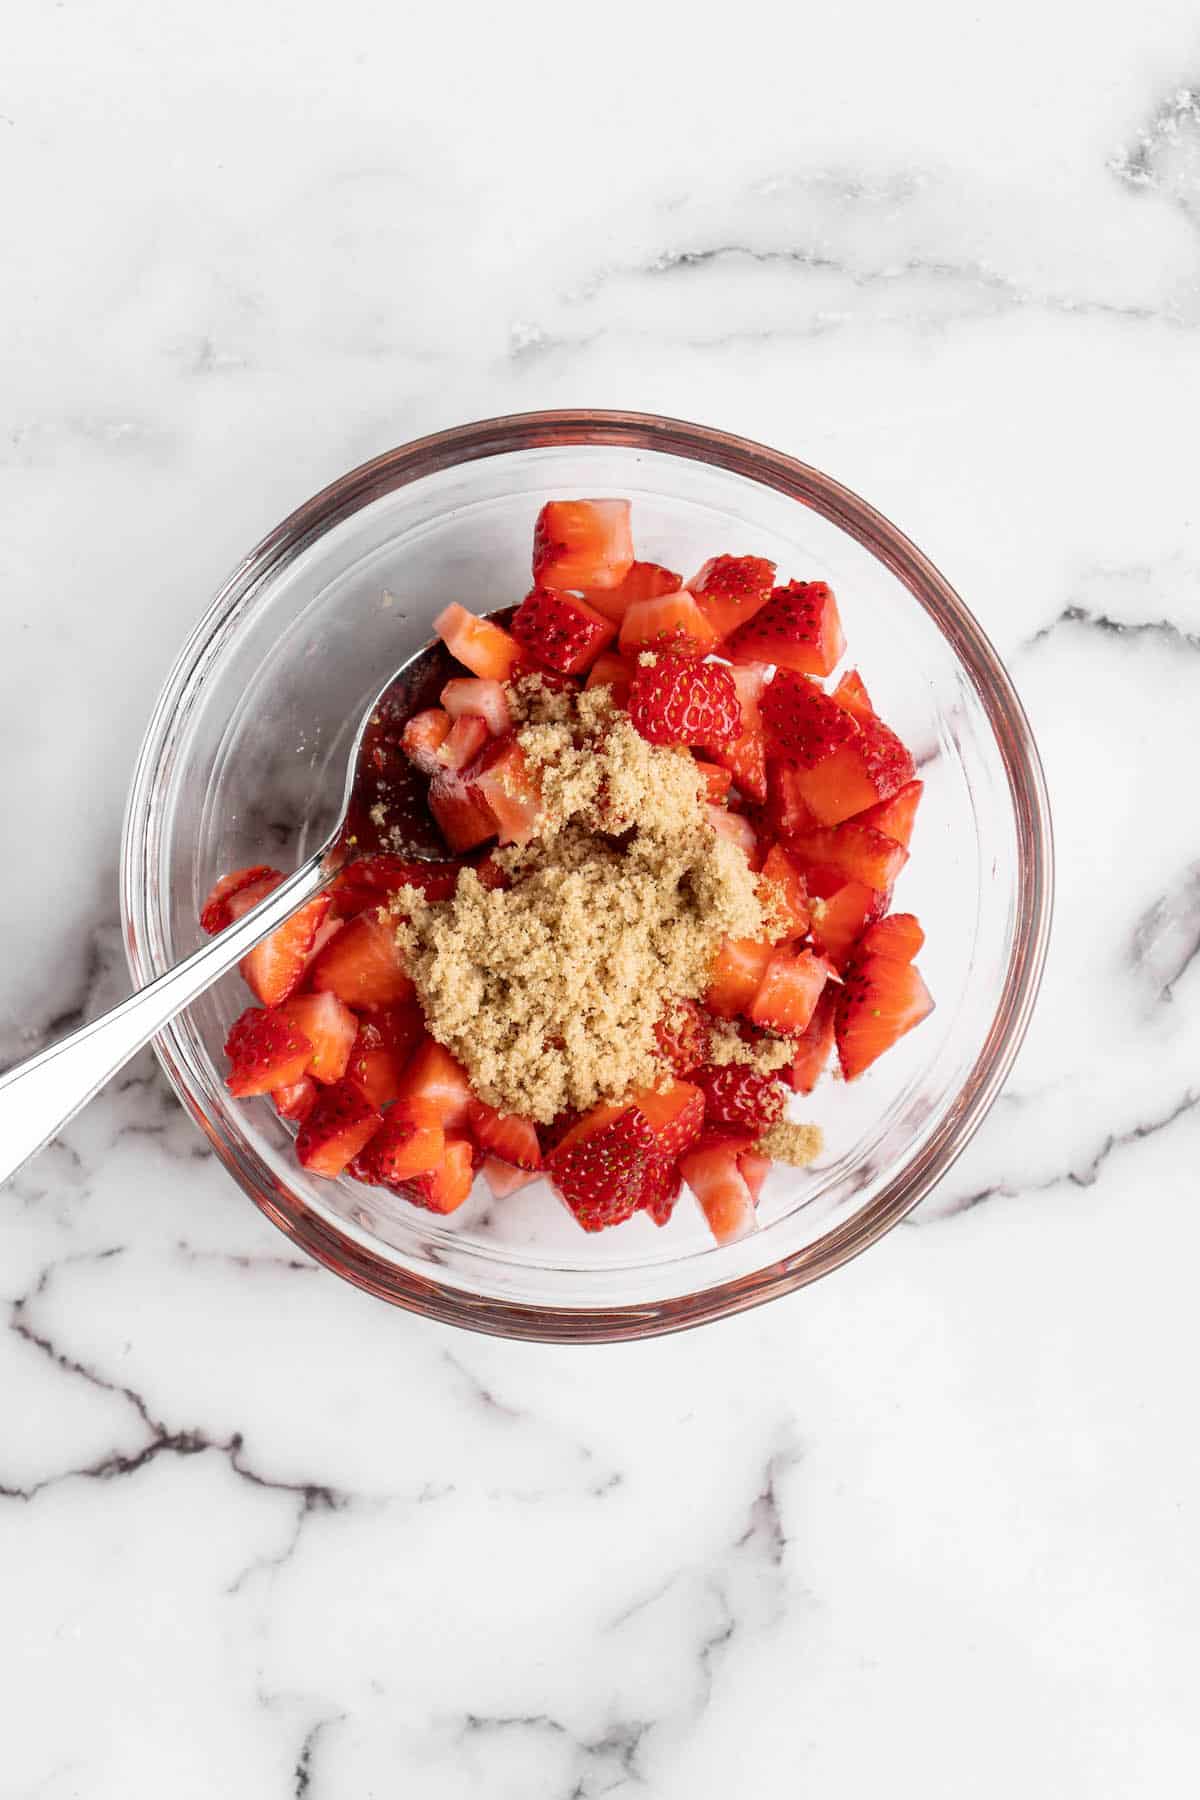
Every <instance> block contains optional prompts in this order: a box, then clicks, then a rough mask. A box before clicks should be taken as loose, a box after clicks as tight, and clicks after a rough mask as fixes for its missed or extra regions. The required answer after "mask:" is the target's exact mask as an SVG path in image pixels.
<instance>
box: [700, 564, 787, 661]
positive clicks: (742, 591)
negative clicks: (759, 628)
mask: <svg viewBox="0 0 1200 1800" xmlns="http://www.w3.org/2000/svg"><path fill="white" fill-rule="evenodd" d="M774 579H775V564H774V563H773V562H767V560H766V558H765V557H762V556H712V557H710V558H709V560H708V561H707V562H706V563H705V565H704V567H703V568H702V569H701V570H700V572H699V573H698V574H697V575H696V576H695V577H694V578H693V579H692V580H691V581H690V582H689V583H688V586H689V587H690V588H691V590H692V592H693V593H694V594H695V596H696V599H697V600H698V602H699V604H700V609H701V611H702V612H703V613H704V616H705V618H707V619H708V621H709V623H710V624H711V625H712V628H713V630H714V631H715V632H716V634H717V636H718V637H722V638H723V637H728V635H729V633H730V632H731V631H736V630H737V629H738V627H739V626H741V625H744V624H746V623H747V621H748V620H750V619H752V618H753V617H754V615H755V613H756V612H758V610H759V608H760V607H762V606H765V605H766V603H767V600H768V599H769V597H770V593H771V583H772V582H773V581H774ZM760 660H761V661H763V662H770V661H772V660H773V659H772V658H771V657H762V658H760Z"/></svg>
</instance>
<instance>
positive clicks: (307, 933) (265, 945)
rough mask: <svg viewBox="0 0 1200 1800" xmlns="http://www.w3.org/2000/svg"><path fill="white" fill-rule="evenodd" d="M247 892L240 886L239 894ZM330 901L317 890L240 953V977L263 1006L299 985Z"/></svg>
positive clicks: (282, 998)
mask: <svg viewBox="0 0 1200 1800" xmlns="http://www.w3.org/2000/svg"><path fill="white" fill-rule="evenodd" d="M249 892H250V889H248V888H243V889H242V894H241V896H239V898H244V897H245V895H246V894H247V893H249ZM331 904H332V902H331V900H330V897H329V895H328V894H318V895H317V897H316V899H315V900H310V901H309V902H308V904H307V906H302V907H301V908H300V910H299V912H295V913H293V914H292V916H291V918H290V919H287V920H285V922H284V923H283V924H282V925H281V926H279V928H278V930H276V931H273V932H272V933H271V935H270V937H268V938H264V939H263V941H262V943H261V944H255V946H254V948H253V950H251V951H250V952H249V953H248V955H246V956H243V958H242V960H241V962H240V963H239V964H238V968H239V969H240V970H241V972H242V980H243V981H244V982H245V983H246V986H247V987H248V988H249V989H250V991H251V993H252V994H254V996H255V997H256V998H257V999H259V1000H261V1001H262V1003H263V1005H264V1006H277V1005H278V1004H279V1002H280V1001H281V1000H286V999H287V997H288V995H289V994H291V993H293V992H294V991H295V989H296V988H297V987H299V985H300V981H301V978H302V977H303V975H304V973H305V967H306V965H307V962H308V957H309V952H310V951H311V950H312V947H313V942H314V940H315V938H316V935H317V932H318V931H319V930H320V928H321V925H322V923H323V922H324V919H325V915H326V913H327V912H328V911H329V908H330V906H331Z"/></svg>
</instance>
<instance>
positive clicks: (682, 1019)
mask: <svg viewBox="0 0 1200 1800" xmlns="http://www.w3.org/2000/svg"><path fill="white" fill-rule="evenodd" d="M711 1037H712V1028H711V1026H710V1025H709V1022H708V1019H707V1018H706V1017H705V1015H704V1013H703V1012H702V1011H701V1010H700V1008H699V1007H698V1006H697V1005H696V1002H695V1001H694V1000H671V1001H668V1003H667V1005H666V1007H665V1008H664V1009H663V1013H662V1017H661V1018H660V1019H659V1021H658V1024H657V1025H656V1026H655V1028H654V1041H655V1043H656V1044H657V1046H658V1051H659V1054H660V1056H661V1057H662V1059H663V1061H664V1062H665V1063H666V1064H667V1066H668V1068H670V1069H673V1070H674V1072H675V1074H676V1075H690V1074H691V1072H692V1070H693V1069H698V1068H699V1067H700V1065H701V1064H702V1063H704V1062H706V1061H707V1059H708V1048H709V1043H710V1041H711Z"/></svg>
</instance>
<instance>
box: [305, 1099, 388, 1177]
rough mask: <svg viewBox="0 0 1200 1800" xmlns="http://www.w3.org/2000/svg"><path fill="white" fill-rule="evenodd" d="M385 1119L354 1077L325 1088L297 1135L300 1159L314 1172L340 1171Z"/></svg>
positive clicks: (336, 1172)
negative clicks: (353, 1079)
mask: <svg viewBox="0 0 1200 1800" xmlns="http://www.w3.org/2000/svg"><path fill="white" fill-rule="evenodd" d="M382 1123H383V1114H382V1113H381V1112H379V1111H377V1109H376V1108H375V1107H373V1106H372V1105H371V1102H370V1101H369V1100H368V1099H367V1097H366V1095H365V1094H363V1093H361V1092H360V1090H359V1089H358V1088H356V1087H355V1085H354V1083H353V1082H352V1081H339V1082H337V1083H336V1084H335V1086H333V1087H327V1088H322V1090H321V1092H320V1093H319V1094H318V1096H317V1102H316V1105H315V1106H314V1107H313V1109H312V1111H311V1112H310V1113H309V1115H308V1117H307V1118H306V1119H305V1121H304V1123H303V1124H302V1125H301V1127H300V1132H299V1135H298V1136H297V1138H296V1160H297V1161H298V1162H299V1163H300V1165H301V1166H302V1167H303V1168H305V1169H308V1170H309V1171H310V1173H311V1174H313V1175H328V1176H333V1175H340V1174H341V1172H342V1170H343V1169H344V1168H345V1167H346V1165H347V1163H349V1162H351V1161H352V1160H353V1159H354V1157H356V1156H357V1155H358V1153H359V1151H360V1150H361V1149H362V1148H363V1146H364V1145H365V1144H366V1143H367V1142H368V1140H369V1139H370V1138H373V1137H374V1135H375V1133H376V1132H377V1131H378V1130H379V1127H380V1126H381V1125H382Z"/></svg>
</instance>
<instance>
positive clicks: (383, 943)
mask: <svg viewBox="0 0 1200 1800" xmlns="http://www.w3.org/2000/svg"><path fill="white" fill-rule="evenodd" d="M310 979H311V983H312V986H313V987H314V988H315V989H316V991H317V992H318V993H329V994H336V995H337V997H338V999H339V1000H344V1001H345V1002H346V1004H347V1006H390V1005H391V1004H392V1003H393V1002H394V1001H397V1000H407V999H408V997H409V995H410V994H411V993H412V991H413V984H412V982H411V981H410V980H409V977H408V972H407V970H406V968H405V966H404V952H403V950H402V949H401V948H400V945H399V943H398V942H397V939H396V928H395V926H394V925H391V924H389V923H388V922H387V920H386V919H385V918H382V917H381V916H380V915H379V913H378V912H363V913H359V915H358V917H357V918H356V919H351V920H350V923H349V924H348V925H346V926H345V927H344V928H343V929H342V930H341V931H339V932H338V934H337V936H336V937H335V938H334V939H333V941H332V942H331V943H329V944H327V945H326V946H325V948H324V950H322V952H321V954H320V956H318V957H317V959H316V961H315V962H314V963H313V966H312V972H311V977H310Z"/></svg>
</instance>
